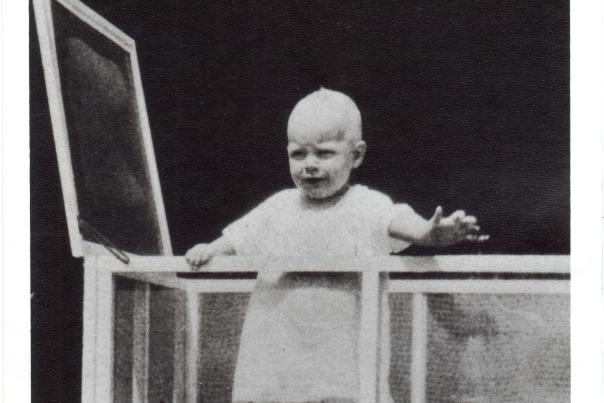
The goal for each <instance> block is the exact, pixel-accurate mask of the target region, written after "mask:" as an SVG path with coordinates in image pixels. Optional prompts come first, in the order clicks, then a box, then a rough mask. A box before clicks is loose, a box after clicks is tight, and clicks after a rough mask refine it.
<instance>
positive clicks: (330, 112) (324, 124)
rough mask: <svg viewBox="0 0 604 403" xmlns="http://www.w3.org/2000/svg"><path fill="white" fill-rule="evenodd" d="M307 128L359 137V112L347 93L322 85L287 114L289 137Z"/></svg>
mask: <svg viewBox="0 0 604 403" xmlns="http://www.w3.org/2000/svg"><path fill="white" fill-rule="evenodd" d="M307 132H315V133H324V134H326V135H328V136H330V137H331V136H334V137H336V138H337V139H339V140H342V139H346V140H349V141H360V140H361V139H362V125H361V112H360V111H359V108H358V107H357V105H356V104H355V103H354V101H353V100H352V99H351V98H350V97H349V96H348V95H345V94H343V93H341V92H338V91H333V90H329V89H326V88H323V87H321V88H320V89H319V90H317V91H315V92H312V93H310V94H308V95H307V96H305V97H304V98H302V99H301V100H300V101H299V102H298V103H297V104H296V106H295V107H294V109H293V110H292V113H291V114H290V115H289V120H288V122H287V136H288V138H291V137H292V136H294V135H295V134H296V133H307Z"/></svg>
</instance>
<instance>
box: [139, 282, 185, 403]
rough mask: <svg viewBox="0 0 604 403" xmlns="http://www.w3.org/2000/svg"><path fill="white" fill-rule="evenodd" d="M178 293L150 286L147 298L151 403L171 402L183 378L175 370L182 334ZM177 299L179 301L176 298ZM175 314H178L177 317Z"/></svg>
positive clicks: (181, 297) (180, 293)
mask: <svg viewBox="0 0 604 403" xmlns="http://www.w3.org/2000/svg"><path fill="white" fill-rule="evenodd" d="M183 294H184V293H183V292H182V291H179V290H174V289H170V288H164V287H159V286H155V285H151V294H150V297H149V367H148V373H149V387H148V395H147V396H148V399H149V402H150V403H163V402H172V401H173V399H174V397H175V396H176V395H175V394H176V393H179V388H177V387H175V386H176V385H177V384H178V382H179V379H177V378H179V377H182V376H183V374H182V371H179V370H178V367H179V364H178V361H179V360H178V359H177V355H178V354H179V353H180V351H179V350H180V348H179V346H180V345H182V343H183V340H182V336H183V333H181V332H178V331H177V330H178V327H177V324H178V323H184V319H183V318H182V317H180V318H179V317H177V316H181V315H182V311H181V310H180V309H179V307H178V304H179V303H182V301H184V295H183ZM179 297H180V298H179ZM177 314H178V315H177Z"/></svg>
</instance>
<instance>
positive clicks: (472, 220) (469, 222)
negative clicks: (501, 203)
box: [463, 215, 478, 225]
mask: <svg viewBox="0 0 604 403" xmlns="http://www.w3.org/2000/svg"><path fill="white" fill-rule="evenodd" d="M477 222H478V220H477V219H476V217H474V216H473V215H467V216H465V217H464V218H463V223H464V224H466V225H474V224H476V223H477Z"/></svg>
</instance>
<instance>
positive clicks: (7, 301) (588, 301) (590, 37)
mask: <svg viewBox="0 0 604 403" xmlns="http://www.w3.org/2000/svg"><path fill="white" fill-rule="evenodd" d="M1 7H2V8H1V14H2V21H1V24H0V26H1V30H2V32H1V47H2V49H1V53H2V63H1V69H2V70H1V77H2V81H1V86H2V87H1V94H2V104H1V108H0V111H1V112H0V113H1V116H0V119H1V122H2V214H1V216H0V217H1V219H2V223H1V225H2V240H1V242H2V265H3V267H2V269H3V270H2V277H1V278H0V280H1V281H2V298H1V299H0V301H1V304H2V332H1V334H0V337H1V344H2V353H1V354H2V355H1V356H0V361H1V362H2V374H1V376H2V393H1V395H2V398H3V399H4V401H6V402H12V401H19V402H23V401H29V400H30V399H29V390H31V381H30V370H31V368H30V344H29V331H30V308H29V307H30V305H29V304H30V294H29V292H30V286H29V270H30V258H29V256H30V254H29V253H30V251H29V214H30V211H29V160H28V151H29V149H28V145H29V140H28V133H29V124H28V122H29V82H28V74H29V69H28V62H29V60H28V52H29V43H28V24H29V17H28V4H27V2H17V1H12V0H6V1H2V2H1ZM602 19H603V13H602V2H601V1H600V0H591V1H587V0H572V1H571V66H572V68H571V70H572V72H571V101H572V102H571V110H572V112H571V119H572V124H571V139H572V141H571V143H572V146H571V161H572V172H571V185H572V186H571V188H572V195H571V204H572V224H571V231H572V239H571V248H572V255H571V267H572V281H571V296H572V339H571V341H572V401H573V402H576V403H584V402H597V401H602V398H603V397H604V393H603V389H602V354H603V352H602V350H603V349H602V346H603V343H604V339H603V338H602V321H603V312H604V300H603V294H602V236H603V233H602V229H603V221H602V210H603V207H604V206H603V204H602V197H601V196H602V180H601V178H602V175H603V174H604V172H603V170H602V153H603V148H602V124H603V122H602V115H603V103H602V96H603V85H602V72H603V71H604V65H603V63H602V49H603V42H604V41H603V30H602ZM536 157H537V156H536ZM49 269H51V268H49Z"/></svg>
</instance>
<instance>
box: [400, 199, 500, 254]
mask: <svg viewBox="0 0 604 403" xmlns="http://www.w3.org/2000/svg"><path fill="white" fill-rule="evenodd" d="M479 231H480V227H479V226H478V225H477V221H476V217H474V216H466V214H465V212H463V211H462V210H457V211H456V212H454V213H453V214H451V215H450V216H448V217H443V210H442V207H440V206H438V207H437V208H436V211H435V212H434V215H433V216H432V218H430V220H425V219H424V218H422V217H421V216H420V215H418V214H415V213H411V214H409V213H404V214H400V215H398V216H396V217H394V219H393V220H392V221H391V223H390V227H389V233H390V236H391V237H393V238H397V239H401V240H403V241H406V242H409V243H413V244H417V245H422V246H449V245H453V244H455V243H458V242H461V241H465V240H470V241H485V240H487V239H488V235H481V236H479V235H478V232H479Z"/></svg>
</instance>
